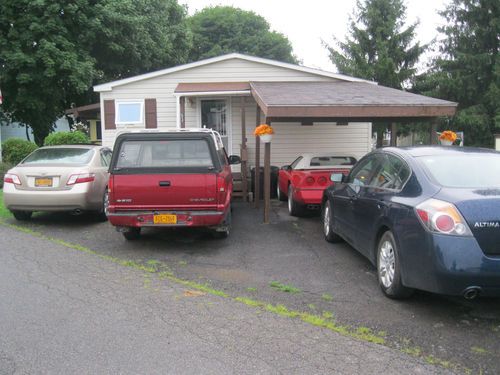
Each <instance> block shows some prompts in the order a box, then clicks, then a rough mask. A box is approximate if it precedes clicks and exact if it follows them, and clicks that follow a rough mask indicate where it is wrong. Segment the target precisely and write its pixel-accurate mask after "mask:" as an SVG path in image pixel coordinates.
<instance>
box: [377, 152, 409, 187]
mask: <svg viewBox="0 0 500 375" xmlns="http://www.w3.org/2000/svg"><path fill="white" fill-rule="evenodd" d="M381 160H382V168H380V170H379V171H378V173H377V175H376V176H375V178H374V179H373V181H372V183H371V184H370V185H371V186H373V187H378V188H385V189H394V190H400V189H401V188H402V187H403V185H404V184H405V182H406V180H407V179H408V177H410V174H411V171H410V169H409V168H408V166H407V165H406V163H404V162H403V161H402V160H401V159H399V158H398V157H396V156H394V155H384V156H382V159H381Z"/></svg>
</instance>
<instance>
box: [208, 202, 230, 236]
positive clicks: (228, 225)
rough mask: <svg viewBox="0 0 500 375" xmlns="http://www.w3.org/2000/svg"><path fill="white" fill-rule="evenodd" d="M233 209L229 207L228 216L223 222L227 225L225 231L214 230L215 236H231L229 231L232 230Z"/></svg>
mask: <svg viewBox="0 0 500 375" xmlns="http://www.w3.org/2000/svg"><path fill="white" fill-rule="evenodd" d="M231 211H232V207H231V208H230V209H229V212H228V213H227V216H226V218H225V219H224V221H223V223H222V225H223V226H224V227H225V229H224V230H223V231H220V230H214V231H213V233H212V234H213V236H214V238H216V239H224V238H228V237H229V232H230V231H231V220H232V217H231V215H232V214H231Z"/></svg>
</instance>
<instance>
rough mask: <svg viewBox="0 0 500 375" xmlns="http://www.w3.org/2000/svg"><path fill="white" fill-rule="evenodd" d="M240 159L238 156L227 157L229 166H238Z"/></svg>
mask: <svg viewBox="0 0 500 375" xmlns="http://www.w3.org/2000/svg"><path fill="white" fill-rule="evenodd" d="M240 163H241V158H240V157H239V156H238V155H231V156H230V157H229V164H240Z"/></svg>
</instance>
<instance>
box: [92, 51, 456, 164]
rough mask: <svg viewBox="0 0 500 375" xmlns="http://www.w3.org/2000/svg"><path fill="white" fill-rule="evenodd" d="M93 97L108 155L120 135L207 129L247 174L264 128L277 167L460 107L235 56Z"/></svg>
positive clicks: (353, 146) (120, 84)
mask: <svg viewBox="0 0 500 375" xmlns="http://www.w3.org/2000/svg"><path fill="white" fill-rule="evenodd" d="M94 90H95V91H96V92H99V93H100V111H101V115H100V118H101V119H104V121H103V122H102V130H101V133H102V143H103V145H106V146H110V147H112V146H113V143H114V140H115V137H116V135H117V133H119V132H120V131H124V130H140V129H158V130H168V129H182V128H200V127H207V128H213V129H216V130H217V131H219V133H220V134H221V135H222V137H223V141H224V143H225V145H226V147H227V150H228V153H229V154H239V155H241V156H242V159H243V160H244V162H246V161H248V166H252V165H259V164H260V156H262V155H259V154H260V152H259V144H260V142H256V139H255V137H254V136H253V129H254V128H255V126H256V125H258V124H260V123H264V122H266V123H269V124H271V125H272V126H273V128H274V130H275V136H274V138H273V142H272V154H271V164H273V165H277V166H281V165H284V164H289V163H290V162H291V161H293V160H294V159H295V158H296V157H297V155H298V154H300V153H304V152H337V153H342V154H350V155H353V156H355V157H357V158H360V157H362V156H363V155H364V154H366V153H367V152H368V151H370V150H371V148H372V129H371V123H372V121H373V120H375V119H376V120H387V121H390V122H398V121H401V120H402V119H411V120H415V119H418V118H425V119H432V118H435V117H439V116H452V115H453V114H454V113H455V109H456V103H452V102H448V101H444V100H439V99H434V98H429V97H425V96H421V95H415V94H411V93H407V92H404V91H400V90H395V89H390V88H387V87H382V86H379V85H377V84H376V83H374V82H371V81H366V80H362V79H358V78H354V77H349V76H345V75H342V74H337V73H331V72H326V71H322V70H318V69H312V68H307V67H304V66H299V65H294V64H288V63H283V62H278V61H273V60H268V59H263V58H258V57H252V56H247V55H242V54H238V53H232V54H227V55H223V56H219V57H215V58H210V59H207V60H202V61H198V62H194V63H189V64H185V65H180V66H176V67H172V68H168V69H164V70H159V71H156V72H152V73H147V74H142V75H138V76H135V77H130V78H126V79H122V80H118V81H114V82H109V83H105V84H101V85H97V86H95V87H94ZM392 129H393V130H395V125H393V127H392ZM431 131H434V130H433V129H431ZM393 133H394V134H395V132H393ZM256 155H259V156H258V157H257V156H256ZM243 166H244V167H245V166H246V163H244V164H243Z"/></svg>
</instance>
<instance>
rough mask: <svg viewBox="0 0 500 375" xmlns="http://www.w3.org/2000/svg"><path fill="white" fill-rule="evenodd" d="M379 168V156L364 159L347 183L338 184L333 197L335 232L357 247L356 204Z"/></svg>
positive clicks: (354, 169) (353, 170)
mask: <svg viewBox="0 0 500 375" xmlns="http://www.w3.org/2000/svg"><path fill="white" fill-rule="evenodd" d="M378 167H379V163H378V157H377V154H372V155H369V156H367V157H366V158H364V159H362V160H361V161H360V162H359V163H358V164H357V165H356V166H354V168H353V169H352V171H351V173H350V174H349V176H348V178H347V181H346V182H345V183H342V184H337V187H336V188H335V192H334V195H333V215H334V222H335V231H336V232H337V233H339V234H340V235H341V236H342V237H343V238H345V239H346V241H347V242H349V243H351V245H353V246H355V247H356V235H357V225H358V224H357V220H358V218H357V217H356V215H355V209H356V203H357V200H358V197H359V195H360V194H362V193H363V189H364V186H367V185H368V184H369V183H370V181H371V179H372V178H373V175H374V174H375V172H376V169H377V168H378Z"/></svg>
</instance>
